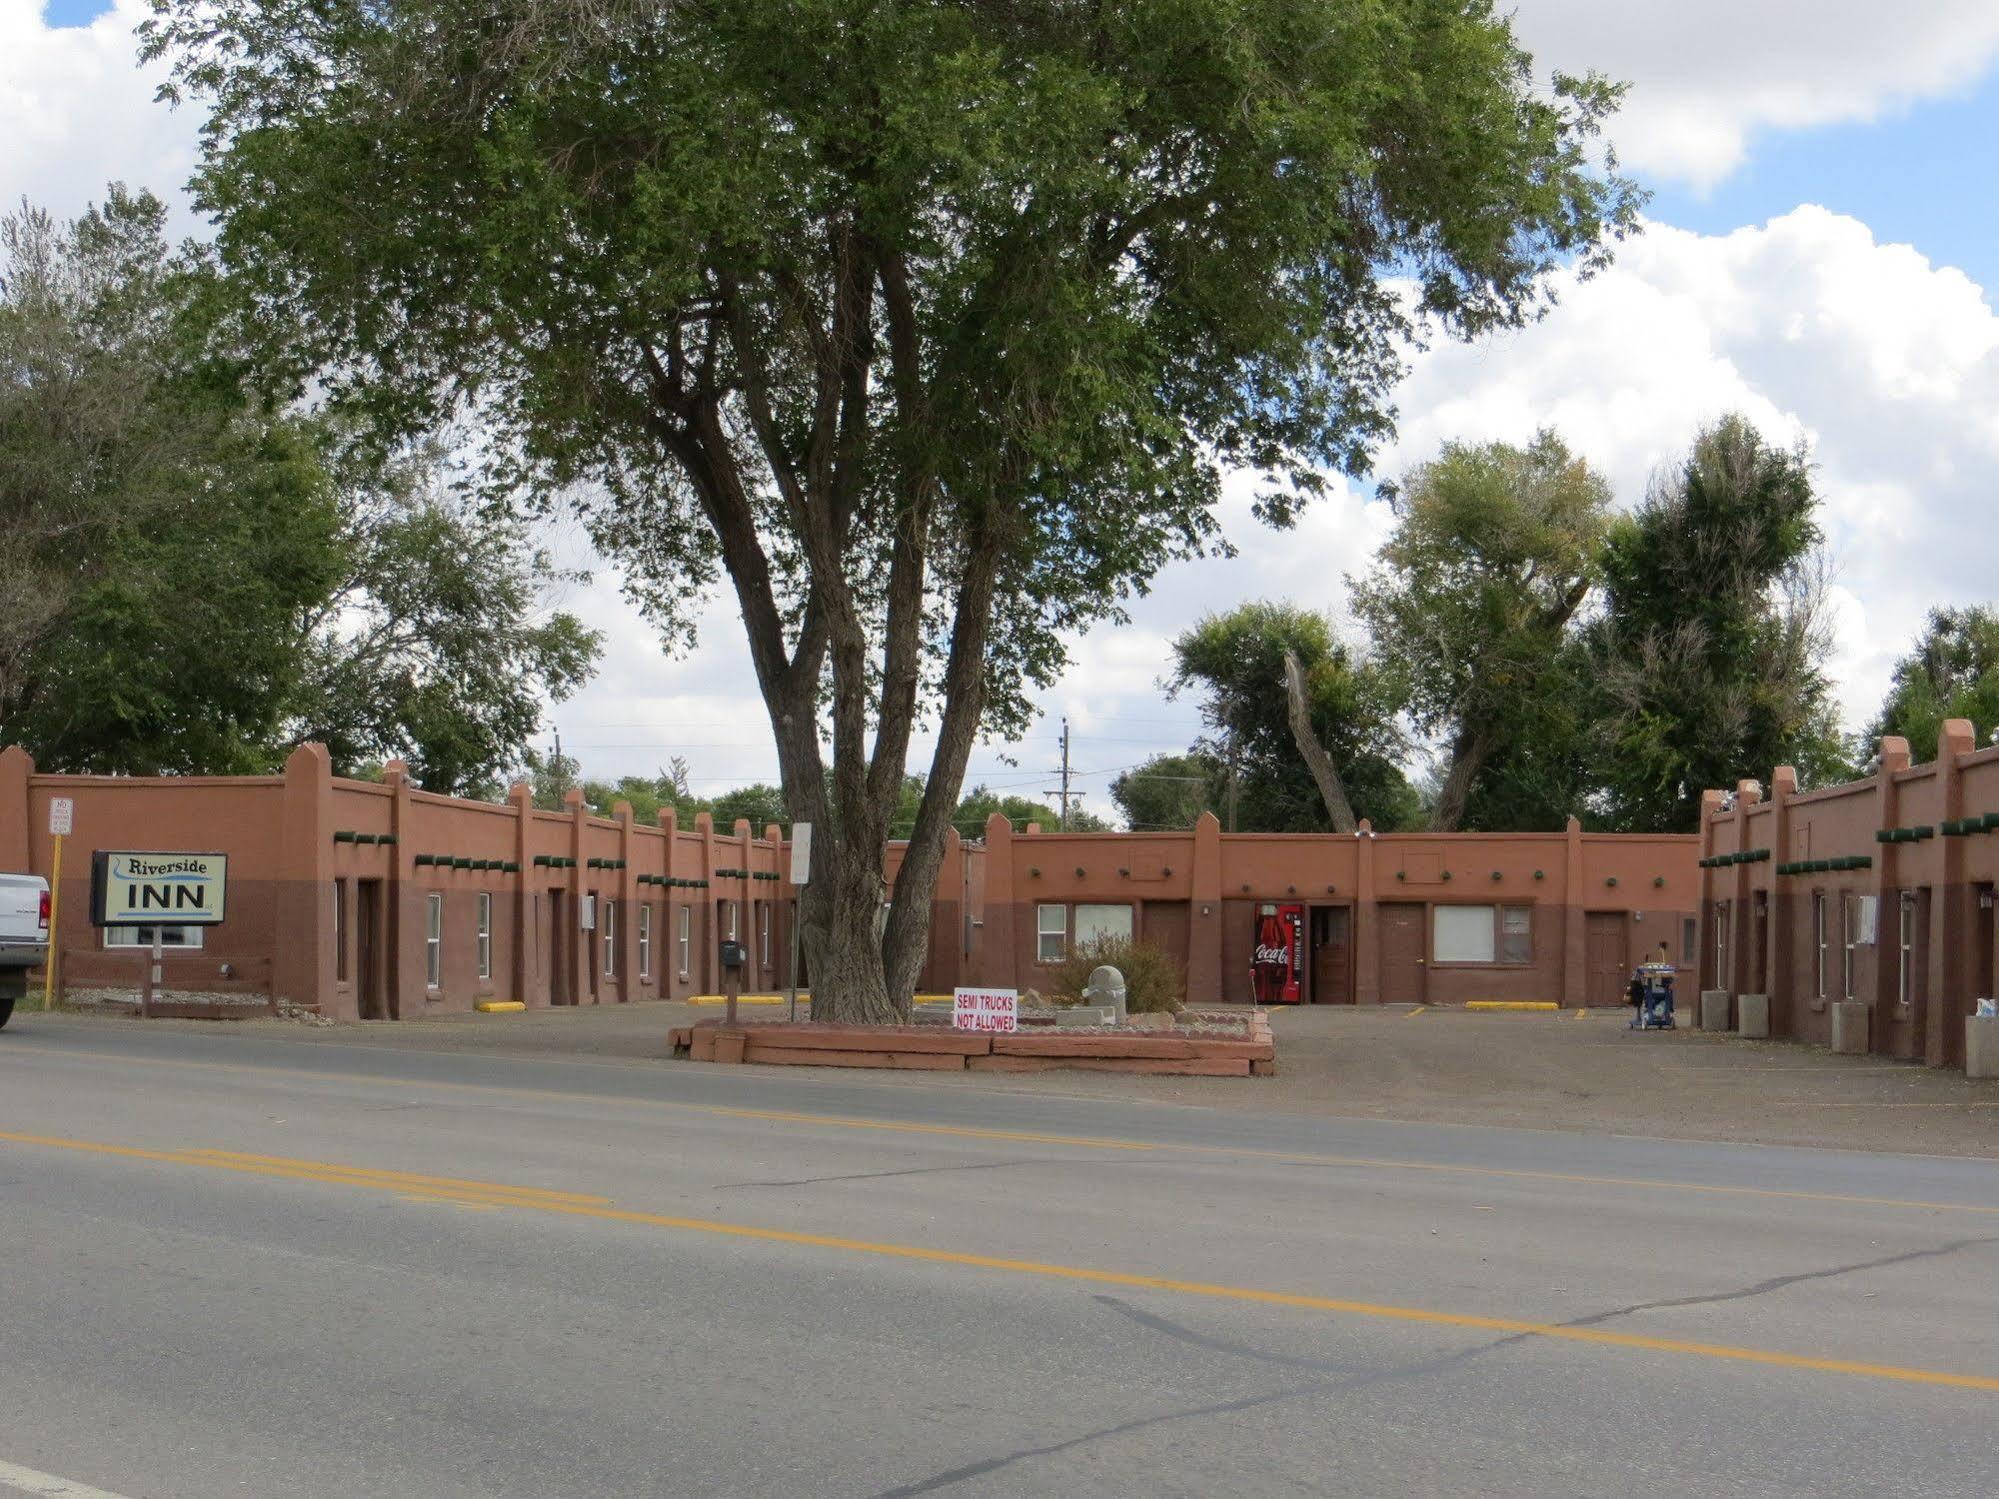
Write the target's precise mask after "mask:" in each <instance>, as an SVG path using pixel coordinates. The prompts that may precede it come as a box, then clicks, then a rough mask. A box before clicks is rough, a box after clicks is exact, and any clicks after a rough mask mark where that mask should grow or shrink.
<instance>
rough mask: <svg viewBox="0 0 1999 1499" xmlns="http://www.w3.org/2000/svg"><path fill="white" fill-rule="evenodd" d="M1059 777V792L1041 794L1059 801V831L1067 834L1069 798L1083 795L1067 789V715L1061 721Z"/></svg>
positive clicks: (1068, 773)
mask: <svg viewBox="0 0 1999 1499" xmlns="http://www.w3.org/2000/svg"><path fill="white" fill-rule="evenodd" d="M1061 776H1062V789H1061V790H1060V791H1043V792H1042V793H1041V794H1042V795H1043V796H1053V797H1057V798H1059V799H1060V800H1061V802H1062V822H1061V830H1062V831H1063V832H1065V833H1066V832H1068V831H1069V798H1070V797H1072V796H1081V795H1082V794H1083V793H1082V792H1080V791H1071V790H1070V789H1069V776H1070V770H1069V719H1068V717H1067V715H1064V717H1063V719H1062V770H1061Z"/></svg>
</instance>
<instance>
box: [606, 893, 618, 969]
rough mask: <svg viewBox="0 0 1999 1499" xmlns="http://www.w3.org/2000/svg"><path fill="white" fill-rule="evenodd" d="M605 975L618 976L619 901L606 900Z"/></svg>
mask: <svg viewBox="0 0 1999 1499" xmlns="http://www.w3.org/2000/svg"><path fill="white" fill-rule="evenodd" d="M603 919H604V930H603V933H602V936H603V939H604V977H605V978H616V977H617V976H618V903H617V902H616V901H614V900H607V901H605V902H604V918H603Z"/></svg>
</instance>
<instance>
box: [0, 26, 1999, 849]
mask: <svg viewBox="0 0 1999 1499" xmlns="http://www.w3.org/2000/svg"><path fill="white" fill-rule="evenodd" d="M144 11H145V0H46V3H45V0H0V143H4V144H0V201H5V202H8V203H13V202H18V201H19V200H20V199H21V198H23V197H26V198H29V199H32V200H34V201H36V202H38V203H41V204H45V205H47V206H49V207H51V208H53V209H56V210H58V211H61V212H66V213H68V212H75V211H76V210H78V209H80V208H81V207H82V206H83V205H84V204H85V203H86V202H88V201H89V200H90V199H92V198H93V197H95V196H97V195H100V194H101V192H102V190H103V185H104V184H105V182H107V181H109V180H112V179H118V180H122V181H125V182H128V183H131V184H133V185H135V186H137V185H143V186H146V187H150V188H153V189H154V190H155V191H158V192H160V193H162V194H163V195H165V194H170V193H173V192H176V191H177V190H178V187H179V184H180V183H181V182H182V181H183V180H184V179H185V178H186V176H187V173H188V169H189V167H190V165H191V164H192V161H193V156H194V136H195V131H196V127H197V125H198V121H197V120H196V119H195V118H194V117H192V116H191V115H190V114H188V113H186V112H181V113H178V114H175V113H170V112H168V111H167V110H165V109H163V108H162V107H160V106H158V105H155V104H154V103H152V91H153V86H154V83H155V81H156V80H153V79H149V78H147V77H145V76H144V75H142V74H141V73H140V72H139V71H138V70H137V69H136V68H135V67H134V64H133V60H132V59H133V43H132V38H131V30H132V27H133V26H134V25H135V24H136V22H137V21H138V19H139V18H140V17H141V16H142V15H143V13H144ZM1516 17H1517V25H1518V30H1519V32H1520V35H1521V36H1522V38H1523V39H1524V41H1525V43H1526V44H1527V46H1528V47H1529V48H1530V49H1531V50H1533V51H1534V53H1535V55H1536V57H1537V60H1539V61H1540V62H1542V63H1544V64H1546V65H1547V66H1549V67H1561V68H1567V69H1571V70H1575V69H1581V68H1585V67H1596V68H1600V69H1602V70H1603V71H1606V72H1608V73H1610V74H1612V75H1613V76H1616V77H1621V78H1625V79H1628V80H1630V82H1631V85H1632V88H1631V95H1630V99H1629V103H1628V105H1627V107H1626V109H1625V111H1624V112H1623V114H1622V115H1621V116H1620V117H1619V119H1618V120H1617V121H1616V122H1614V124H1613V126H1612V131H1611V134H1612V137H1613V140H1614V142H1615V144H1616V146H1617V148H1618V150H1619V152H1620V154H1621V156H1622V158H1623V161H1624V164H1625V166H1626V168H1627V169H1628V170H1630V171H1631V172H1633V173H1634V174H1635V175H1636V176H1637V177H1638V178H1639V179H1640V180H1641V181H1642V182H1643V183H1644V184H1645V185H1646V186H1647V187H1649V188H1650V189H1651V190H1652V192H1653V195H1654V196H1653V199H1652V202H1651V205H1650V207H1649V209H1648V215H1647V218H1648V223H1647V228H1646V232H1645V233H1644V234H1643V235H1641V236H1640V237H1638V238H1637V239H1636V240H1634V241H1632V242H1631V243H1630V244H1628V245H1627V246H1626V247H1625V249H1624V250H1623V252H1622V253H1621V255H1620V256H1619V259H1618V263H1617V265H1616V267H1615V268H1614V269H1613V270H1612V271H1610V272H1609V273H1608V274H1605V275H1603V276H1600V277H1599V278H1597V279H1596V280H1594V281H1592V282H1589V283H1587V284H1584V285H1580V286H1573V287H1565V288H1564V289H1563V295H1562V299H1561V303H1560V305H1559V307H1558V308H1557V309H1556V311H1555V312H1554V313H1553V314H1552V315H1551V316H1550V317H1549V318H1547V319H1546V320H1545V321H1544V322H1542V323H1540V324H1539V325H1537V326H1535V327H1533V328H1531V329H1528V330H1526V331H1524V332H1520V333H1515V334H1512V335H1509V336H1506V337H1501V338H1494V339H1490V340H1487V341H1485V342H1482V343H1479V344H1476V345H1471V346H1440V347H1437V348H1435V349H1433V350H1431V351H1430V352H1428V353H1425V354H1423V355H1421V356H1420V357H1419V358H1418V359H1417V361H1416V363H1415V366H1414V368H1413V370H1412V372H1411V375H1410V377H1409V380H1408V382H1407V383H1406V385H1405V386H1404V388H1403V389H1402V391H1401V392H1400V396H1399V406H1400V410H1401V430H1400V433H1399V436H1398V438H1397V440H1396V441H1395V443H1394V444H1393V445H1392V446H1391V447H1389V448H1388V449H1387V450H1385V451H1384V452H1383V453H1382V454H1381V455H1380V459H1379V463H1378V469H1379V471H1380V472H1381V473H1383V474H1390V475H1392V474H1395V473H1397V472H1399V471H1400V470H1402V469H1403V468H1405V467H1406V466H1408V465H1409V464H1411V463H1414V462H1417V461H1420V459H1421V458H1423V457H1424V456H1425V455H1427V454H1429V453H1431V452H1433V451H1434V450H1435V448H1436V447H1437V445H1438V444H1439V443H1441V442H1442V441H1444V440H1445V439H1447V438H1464V439H1469V440H1474V441H1482V440H1488V439H1507V440H1513V441H1520V440H1524V439H1526V438H1527V437H1529V436H1530V435H1531V434H1532V433H1533V431H1534V429H1535V428H1536V427H1537V426H1541V425H1553V426H1554V427H1556V428H1557V429H1558V430H1559V431H1560V432H1561V433H1562V434H1563V435H1564V436H1565V437H1567V438H1568V440H1569V441H1570V442H1571V444H1573V445H1574V446H1575V447H1577V448H1578V449H1579V450H1580V451H1582V452H1583V453H1584V454H1585V455H1586V456H1587V457H1589V458H1590V459H1591V460H1592V461H1593V462H1595V463H1596V464H1598V465H1600V466H1601V467H1602V468H1603V469H1604V470H1605V472H1607V473H1608V474H1610V475H1611V476H1612V478H1613V479H1614V481H1615V483H1616V486H1617V489H1618V493H1619V495H1620V497H1621V498H1622V500H1623V501H1624V502H1625V503H1633V502H1635V501H1636V500H1637V499H1638V498H1639V497H1640V496H1641V495H1642V493H1643V490H1644V486H1645V482H1646V479H1647V477H1648V475H1650V474H1651V473H1652V472H1653V470H1654V469H1655V468H1656V467H1657V466H1658V465H1659V464H1660V463H1661V462H1662V461H1666V460H1669V459H1670V458H1672V457H1673V456H1674V455H1675V454H1676V453H1677V452H1679V451H1680V450H1681V449H1682V448H1683V446H1684V444H1685V443H1686V441H1687V438H1688V437H1689V435H1690V434H1691V433H1692V432H1693V431H1694V429H1695V428H1696V427H1697V426H1698V425H1699V424H1700V423H1702V422H1703V421H1706V420H1708V419H1711V418H1712V417H1714V416H1717V415H1719V414H1720V413H1722V412H1725V411H1730V410H1736V411H1743V412H1746V413H1748V414H1749V415H1750V416H1751V417H1753V418H1754V419H1755V420H1756V421H1757V422H1758V423H1759V424H1760V425H1761V426H1762V427H1763V429H1764V430H1765V431H1766V432H1768V433H1770V434H1773V435H1777V434H1782V435H1784V436H1786V437H1791V436H1802V437H1804V438H1805V439H1806V440H1807V441H1808V442H1809V443H1810V444H1811V445H1812V448H1813V451H1814V454H1815V456H1816V459H1817V463H1818V465H1819V469H1818V479H1819V484H1820V487H1821V490H1822V492H1823V494H1824V496H1825V500H1826V517H1825V519H1826V523H1827V531H1828V535H1829V538H1830V540H1831V543H1832V547H1833V551H1834V554H1835V558H1836V562H1837V567H1838V586H1837V594H1836V598H1837V605H1838V657H1837V662H1836V672H1837V675H1838V677H1839V683H1840V691H1841V700H1842V702H1843V704H1844V706H1845V709H1846V712H1847V716H1848V718H1849V720H1850V722H1851V723H1852V724H1853V725H1854V726H1856V727H1857V726H1858V725H1859V724H1860V723H1861V722H1862V721H1864V720H1865V718H1866V717H1867V716H1868V715H1869V714H1870V713H1871V712H1872V711H1873V710H1874V708H1875V707H1876V705H1877V704H1878V703H1879V701H1880V698H1881V694H1882V691H1883V689H1884V686H1885V683H1886V680H1887V674H1888V670H1889V667H1890V666H1891V664H1892V663H1893V661H1894V659H1895V657H1896V656H1897V654H1899V653H1900V651H1901V650H1902V649H1903V648H1904V647H1905V646H1906V644H1907V642H1908V640H1909V639H1910V637H1911V636H1912V635H1913V633H1914V632H1915V630H1916V629H1917V628H1918V626H1919V625H1920V623H1921V620H1922V616H1923V612H1924V611H1925V610H1926V609H1927V608H1929V607H1931V606H1932V605H1936V604H1949V603H1959V604H1963V603H1974V602H1983V601H1990V600H1992V599H1994V598H1995V597H1999V506H1995V504H1994V502H1993V498H1992V492H1993V488H1994V477H1993V476H1994V475H1995V474H1999V316H1995V313H1994V311H1993V307H1992V296H1991V294H1990V289H1991V288H1994V287H1999V146H1995V144H1994V143H1995V142H1999V0H1899V3H1898V4H1896V5H1894V6H1883V5H1881V4H1880V0H1619V3H1616V4H1605V3H1603V0H1518V4H1517V7H1516ZM183 227H185V228H186V229H188V230H190V231H192V230H193V229H195V228H196V225H195V223H194V221H193V219H192V218H191V217H188V218H186V220H185V222H184V226H183ZM1387 520H1388V517H1387V514H1386V511H1385V507H1383V506H1382V505H1380V504H1379V503H1377V502H1373V501H1371V500H1370V498H1369V496H1368V492H1367V491H1366V490H1365V489H1364V488H1348V489H1347V490H1345V491H1344V492H1343V493H1341V494H1339V495H1338V496H1337V497H1335V498H1334V499H1332V500H1330V501H1329V502H1327V503H1326V504H1324V505H1322V506H1320V507H1319V508H1318V509H1316V510H1315V511H1314V512H1312V513H1311V514H1310V515H1309V516H1308V518H1307V519H1306V520H1305V522H1304V523H1303V524H1302V525H1301V526H1300V528H1299V529H1298V531H1297V532H1296V533H1295V534H1292V535H1289V536H1284V537H1279V538H1273V537H1270V536H1269V535H1267V534H1264V533H1260V532H1259V530H1258V528H1257V527H1256V526H1255V524H1254V522H1253V521H1251V520H1250V518H1249V516H1248V514H1247V506H1246V504H1244V503H1240V502H1238V503H1235V504H1233V505H1232V506H1231V514H1230V515H1229V516H1228V523H1229V529H1230V534H1231V535H1233V536H1234V537H1236V538H1237V540H1238V542H1239V543H1240V545H1241V549H1242V555H1241V556H1239V557H1237V558H1235V559H1233V560H1230V561H1226V562H1223V561H1209V562H1202V563H1197V564H1187V565H1182V566H1179V567H1176V568H1175V569H1173V570H1172V571H1170V572H1169V573H1168V574H1166V575H1164V576H1162V577H1161V578H1160V579H1159V580H1158V583H1157V585H1156V586H1155V588H1154V591H1153V593H1152V595H1151V597H1149V598H1147V599H1145V600H1142V601H1140V603H1139V604H1138V605H1137V607H1136V608H1135V609H1134V610H1133V619H1132V623H1131V624H1130V626H1129V627H1126V628H1122V629H1116V630H1103V631H1100V632H1098V633H1096V634H1094V635H1092V636H1091V637H1090V638H1088V639H1086V640H1083V641H1081V642H1079V643H1078V644H1077V647H1076V650H1075V656H1074V662H1073V665H1072V666H1071V668H1070V670H1069V672H1068V674H1067V675H1066V677H1065V678H1064V679H1063V681H1062V682H1061V683H1060V684H1059V685H1058V686H1057V688H1056V689H1055V690H1054V691H1053V692H1051V693H1050V694H1049V696H1048V699H1047V701H1046V704H1045V707H1046V710H1047V716H1046V718H1045V719H1044V720H1043V721H1042V723H1041V724H1040V725H1038V726H1037V727H1036V729H1035V730H1034V731H1033V733H1032V735H1031V736H1030V737H1029V738H1028V739H1027V740H1025V741H1023V742H1020V743H1017V744H1013V745H994V746H987V747H984V748H982V749H981V751H980V752H979V754H978V755H977V757H976V758H975V760H974V762H973V770H972V778H973V779H974V780H984V781H987V782H988V783H990V784H993V785H995V786H1005V787H1006V788H1008V789H1010V790H1011V789H1017V790H1024V791H1030V792H1038V791H1040V790H1042V789H1043V788H1045V787H1048V786H1050V785H1052V784H1054V782H1053V778H1052V775H1051V774H1050V770H1049V768H1050V767H1052V766H1053V765H1054V764H1055V762H1056V757H1057V740H1058V736H1059V720H1060V718H1061V717H1062V716H1063V715H1065V714H1066V715H1067V716H1068V718H1069V720H1070V723H1071V725H1072V728H1073V731H1074V746H1075V748H1074V759H1075V764H1076V766H1077V768H1078V769H1079V771H1081V772H1082V775H1081V777H1080V779H1079V780H1078V782H1077V784H1078V785H1079V786H1080V787H1081V788H1082V789H1083V790H1084V792H1085V793H1086V804H1087V805H1090V806H1092V807H1094V808H1096V809H1097V810H1099V811H1102V812H1105V813H1109V812H1111V811H1112V810H1113V809H1112V808H1111V807H1110V805H1109V801H1108V797H1107V796H1106V794H1105V789H1104V788H1105V787H1106V786H1107V785H1108V783H1109V780H1110V778H1111V776H1112V775H1113V774H1114V773H1115V772H1116V771H1117V770H1118V769H1120V768H1122V767H1125V766H1129V765H1132V764H1135V763H1137V762H1138V761H1141V760H1143V759H1145V758H1146V757H1147V756H1148V755H1150V754H1153V753H1155V752H1158V751H1161V750H1175V749H1180V748H1183V747H1184V746H1185V745H1186V743H1187V741H1188V739H1189V738H1190V737H1191V736H1192V734H1193V733H1194V731H1195V729H1196V714H1195V711H1194V708H1193V705H1192V704H1190V703H1187V702H1184V701H1183V702H1177V703H1176V702H1169V701H1167V700H1166V699H1165V698H1164V696H1163V695H1162V693H1161V692H1160V690H1159V688H1158V680H1159V678H1160V676H1161V675H1162V674H1163V673H1164V672H1165V670H1166V669H1167V664H1168V654H1169V653H1168V642H1169V641H1170V640H1171V638H1172V636H1173V635H1174V634H1175V632H1176V631H1177V630H1178V629H1180V628H1181V627H1183V626H1184V625H1185V624H1186V623H1187V622H1188V621H1189V619H1190V618H1191V617H1192V616H1193V615H1195V614H1196V613H1198V612H1200V611H1202V610H1205V609H1211V608H1216V607H1226V606H1227V605H1229V604H1232V603H1234V602H1237V601H1239V600H1244V599H1251V598H1289V599H1292V600H1294V601H1296V602H1299V603H1302V604H1306V605H1309V606H1312V607H1315V608H1321V609H1325V610H1328V611H1330V612H1332V613H1333V614H1335V615H1336V616H1340V615H1342V614H1343V612H1344V609H1345V588H1344V586H1343V585H1342V584H1341V583H1340V582H1339V579H1340V578H1341V577H1342V575H1344V574H1347V573H1350V572H1357V571H1360V570H1362V569H1364V568H1365V566H1366V564H1367V561H1368V558H1369V554H1370V553H1371V551H1372V550H1373V548H1374V547H1375V546H1376V545H1377V544H1378V543H1379V541H1380V539H1381V537H1382V535H1383V533H1384V532H1385V530H1386V527H1387ZM566 603H567V606H568V607H571V608H573V609H575V610H577V611H578V612H580V613H582V614H583V615H585V616H586V617H587V618H588V619H589V620H590V621H591V622H592V623H594V624H596V625H597V626H598V627H600V628H601V629H603V630H604V631H605V633H606V636H607V640H608V649H607V651H606V656H605V660H604V663H603V670H602V672H601V674H600V676H599V677H598V679H597V681H596V682H595V683H594V684H593V685H592V686H591V687H590V688H589V689H588V690H587V691H586V692H585V693H583V694H582V695H581V696H580V697H578V698H576V699H574V700H572V701H571V702H569V703H566V704H564V705H562V707H561V709H560V710H559V713H558V715H557V717H556V722H557V723H558V724H559V726H560V728H561V731H562V740H563V746H564V748H565V749H566V750H570V751H572V752H574V753H575V754H577V755H578V756H579V758H581V759H582V760H583V762H584V765H585V769H586V771H587V772H588V773H590V774H592V775H600V774H601V775H618V774H625V773H646V772H650V771H651V770H653V769H655V768H656V767H658V766H659V765H661V764H663V763H664V762H665V760H666V759H667V758H668V756H670V755H674V754H681V755H684V756H685V757H686V758H687V760H688V761H689V763H690V765H691V767H692V771H693V775H694V778H695V782H696V787H697V789H699V790H703V791H708V792H714V791H719V790H722V789H725V788H726V787H729V786H732V785H736V784H739V783H741V782H743V781H746V780H753V779H775V756H774V754H773V753H772V751H771V748H770V744H769V737H768V733H767V731H766V730H765V728H764V720H763V714H762V710H761V708H760V706H759V704H758V701H757V698H756V693H755V689H754V685H753V683H752V681H751V678H750V675H749V669H748V662H747V659H746V656H745V652H744V650H743V648H742V645H741V642H740V626H739V624H738V622H737V621H736V619H735V617H734V615H733V611H731V610H730V609H729V608H727V606H726V603H725V602H723V601H719V600H718V601H717V603H716V605H715V607H714V608H713V609H711V611H710V614H709V618H708V621H707V624H706V627H705V628H704V631H703V637H702V645H701V647H700V648H699V649H698V650H697V651H696V652H695V653H694V654H693V655H691V656H688V657H684V658H681V659H669V658H667V657H666V656H664V655H663V654H662V653H661V651H660V649H659V647H658V645H657V642H656V641H655V640H654V639H653V638H652V636H651V634H650V633H649V632H648V630H647V629H646V627H645V625H644V624H643V623H642V622H641V621H640V620H639V619H638V617H637V616H636V615H635V614H634V613H632V612H631V611H630V610H629V609H628V608H627V607H626V606H625V605H624V604H623V602H622V601H621V599H620V598H619V594H618V588H617V580H616V578H615V576H613V575H610V574H608V573H599V574H598V576H597V577H596V578H595V579H594V580H593V581H592V582H591V583H590V584H589V585H587V586H585V587H581V588H579V589H577V590H576V591H575V592H574V593H573V594H572V595H571V596H570V597H569V599H568V600H567V601H566ZM917 748H918V751H919V753H927V750H928V746H927V745H921V744H919V746H918V747H917ZM915 763H917V761H916V760H915V759H913V760H912V764H915Z"/></svg>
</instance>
